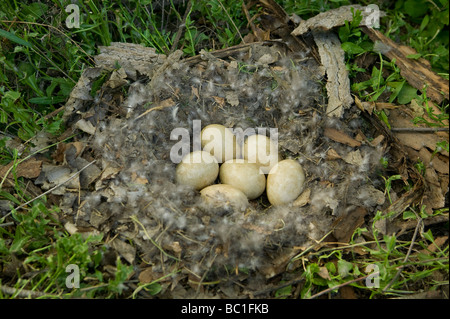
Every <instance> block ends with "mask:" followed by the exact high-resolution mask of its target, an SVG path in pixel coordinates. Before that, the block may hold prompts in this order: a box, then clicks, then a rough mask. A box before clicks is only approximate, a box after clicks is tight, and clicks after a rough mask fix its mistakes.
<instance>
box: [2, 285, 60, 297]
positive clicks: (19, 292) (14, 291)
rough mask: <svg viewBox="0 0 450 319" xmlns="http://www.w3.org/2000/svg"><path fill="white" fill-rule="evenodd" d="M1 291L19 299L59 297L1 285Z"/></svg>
mask: <svg viewBox="0 0 450 319" xmlns="http://www.w3.org/2000/svg"><path fill="white" fill-rule="evenodd" d="M0 290H1V291H2V292H3V293H5V294H8V295H11V296H14V297H19V298H39V297H44V296H49V297H59V296H57V295H54V294H48V293H43V292H40V291H34V290H27V289H20V288H13V287H8V286H4V285H0Z"/></svg>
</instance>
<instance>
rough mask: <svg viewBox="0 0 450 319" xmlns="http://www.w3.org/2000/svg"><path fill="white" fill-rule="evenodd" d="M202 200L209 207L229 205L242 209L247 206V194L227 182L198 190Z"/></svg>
mask: <svg viewBox="0 0 450 319" xmlns="http://www.w3.org/2000/svg"><path fill="white" fill-rule="evenodd" d="M200 194H201V197H202V199H203V201H204V202H205V203H206V204H207V205H208V206H210V207H226V206H228V205H230V206H231V207H233V208H235V209H237V210H240V211H244V210H245V209H246V208H247V206H248V199H247V196H245V194H244V193H243V192H241V191H240V190H239V189H237V188H235V187H233V186H231V185H227V184H215V185H211V186H208V187H205V188H203V189H202V190H201V191H200Z"/></svg>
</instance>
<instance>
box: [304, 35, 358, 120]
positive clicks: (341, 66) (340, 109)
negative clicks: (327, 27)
mask: <svg viewBox="0 0 450 319" xmlns="http://www.w3.org/2000/svg"><path fill="white" fill-rule="evenodd" d="M313 37H314V40H315V42H316V44H317V47H318V49H319V55H320V60H321V62H322V65H323V67H324V68H325V72H326V75H327V84H326V89H327V95H328V106H327V110H326V113H327V115H328V116H330V117H341V116H342V114H343V113H344V109H345V108H348V107H350V105H351V104H352V103H353V98H352V96H351V94H350V79H349V78H348V71H347V68H346V66H345V52H344V50H342V48H341V42H340V41H339V38H338V37H337V35H335V34H334V33H331V32H323V31H313Z"/></svg>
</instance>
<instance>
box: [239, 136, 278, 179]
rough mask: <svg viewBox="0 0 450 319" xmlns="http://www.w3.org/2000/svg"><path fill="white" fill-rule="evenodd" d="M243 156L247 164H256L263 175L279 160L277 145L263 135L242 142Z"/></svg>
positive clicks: (250, 137)
mask: <svg viewBox="0 0 450 319" xmlns="http://www.w3.org/2000/svg"><path fill="white" fill-rule="evenodd" d="M243 156H244V159H246V160H247V161H248V162H249V163H255V164H257V165H258V166H259V167H260V168H261V170H262V172H263V173H264V174H267V173H269V171H270V170H271V169H272V167H274V166H275V164H276V163H278V161H280V160H281V155H280V153H279V152H278V145H277V143H275V142H274V141H272V140H271V139H270V138H269V137H267V136H265V135H258V134H256V135H251V136H249V137H247V139H246V140H245V142H244V149H243Z"/></svg>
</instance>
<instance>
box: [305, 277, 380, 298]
mask: <svg viewBox="0 0 450 319" xmlns="http://www.w3.org/2000/svg"><path fill="white" fill-rule="evenodd" d="M379 274H380V272H379V271H376V272H373V273H370V274H368V275H366V276H364V277H359V278H356V279H353V280H350V281H347V282H344V283H342V284H340V285H337V286H334V287H330V288H328V289H325V290H323V291H321V292H319V293H317V294H315V295H312V296H311V297H309V298H308V299H314V298H317V297H319V296H321V295H323V294H326V293H328V292H330V291H333V290H336V289H339V288H342V287H344V286H347V285H350V284H353V283H355V282H358V281H361V280H364V279H367V278H368V277H370V276H372V277H373V276H376V275H379Z"/></svg>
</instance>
